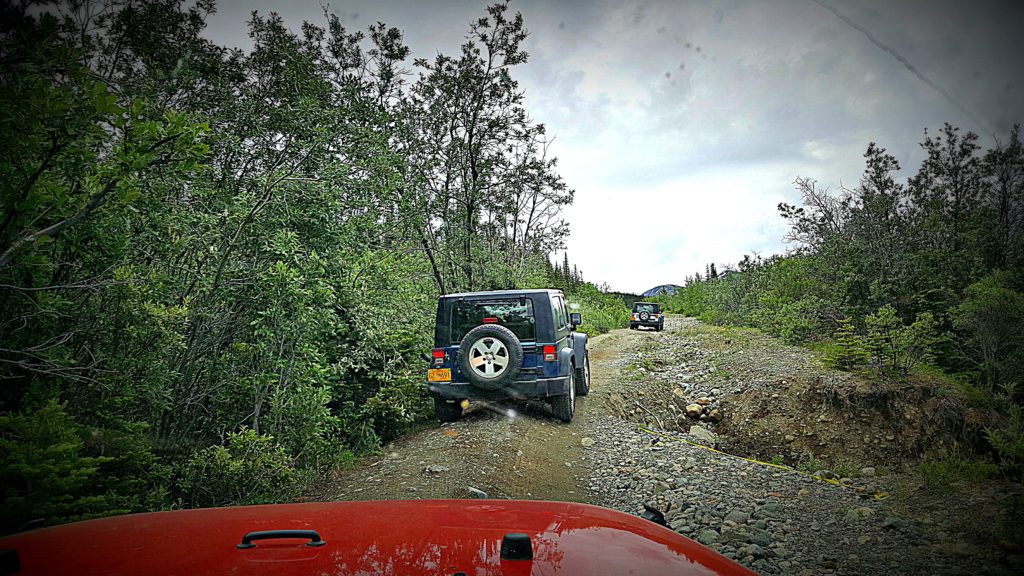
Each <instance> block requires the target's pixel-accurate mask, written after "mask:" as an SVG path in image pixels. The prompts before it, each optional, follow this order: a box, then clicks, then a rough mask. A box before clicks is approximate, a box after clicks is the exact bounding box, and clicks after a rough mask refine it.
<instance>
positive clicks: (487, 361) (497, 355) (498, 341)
mask: <svg viewBox="0 0 1024 576" xmlns="http://www.w3.org/2000/svg"><path fill="white" fill-rule="evenodd" d="M522 367H523V347H522V345H521V344H520V343H519V338H517V337H516V335H515V333H514V332H512V331H511V330H509V329H508V328H505V327H504V326H499V325H497V324H482V325H480V326H477V327H476V328H473V329H472V330H470V331H469V332H467V333H466V337H465V338H463V339H462V343H461V344H459V369H460V370H461V371H462V375H463V376H465V377H466V380H469V382H470V384H473V385H474V386H476V387H478V388H482V389H484V390H497V389H499V388H502V387H503V386H506V385H508V384H511V383H512V382H514V381H515V379H516V376H519V371H520V369H521V368H522Z"/></svg>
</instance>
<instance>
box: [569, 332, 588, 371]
mask: <svg viewBox="0 0 1024 576" xmlns="http://www.w3.org/2000/svg"><path fill="white" fill-rule="evenodd" d="M572 343H573V350H575V351H576V365H577V366H583V363H584V362H586V360H587V344H588V343H589V340H588V339H587V335H586V334H584V333H582V332H573V333H572Z"/></svg>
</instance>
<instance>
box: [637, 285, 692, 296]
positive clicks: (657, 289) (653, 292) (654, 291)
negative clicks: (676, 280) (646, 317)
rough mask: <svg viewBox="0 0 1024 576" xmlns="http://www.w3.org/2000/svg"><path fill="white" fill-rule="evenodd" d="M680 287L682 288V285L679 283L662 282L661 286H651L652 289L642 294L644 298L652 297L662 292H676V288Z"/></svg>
mask: <svg viewBox="0 0 1024 576" xmlns="http://www.w3.org/2000/svg"><path fill="white" fill-rule="evenodd" d="M679 288H682V286H679V285H677V284H662V285H660V286H655V287H654V288H651V289H650V290H648V291H646V292H644V293H643V294H641V296H643V297H644V298H650V297H652V296H657V295H658V294H661V293H662V292H666V293H668V294H675V293H676V290H677V289H679Z"/></svg>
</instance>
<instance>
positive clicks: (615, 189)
mask: <svg viewBox="0 0 1024 576" xmlns="http://www.w3.org/2000/svg"><path fill="white" fill-rule="evenodd" d="M487 4H488V2H486V1H484V0H480V1H476V0H473V1H470V0H444V1H428V0H422V1H404V2H402V1H389V0H371V1H366V0H361V1H355V2H332V3H331V4H330V10H331V11H332V12H334V13H336V14H337V15H338V16H339V17H340V18H341V19H342V21H343V22H344V23H345V25H346V26H347V27H348V28H350V29H354V28H365V27H366V26H368V25H369V24H371V23H373V22H376V21H382V22H385V23H386V24H388V25H390V26H395V27H398V28H400V29H402V30H403V31H404V33H405V40H406V43H407V44H408V45H409V46H410V48H411V49H412V52H413V56H414V57H428V58H430V57H432V56H433V55H434V54H435V53H437V52H442V53H447V54H452V55H455V54H457V52H458V46H459V44H460V43H461V42H462V41H463V40H464V36H465V33H466V30H467V27H468V23H469V21H470V20H471V19H474V18H478V17H481V16H483V15H484V7H485V6H486V5H487ZM822 4H825V6H823V5H822ZM511 6H512V10H513V11H519V12H522V14H523V17H524V18H525V21H526V26H527V28H528V29H529V31H530V37H529V38H528V39H527V41H526V43H525V49H526V50H527V52H529V54H530V58H529V62H528V63H527V64H525V65H522V66H520V67H518V68H516V69H515V70H514V71H513V76H514V77H515V78H517V79H518V80H519V81H520V84H521V86H522V88H523V89H524V90H525V92H526V107H527V110H528V111H529V112H530V114H531V115H532V116H533V117H534V119H535V120H536V121H538V122H541V123H544V124H545V125H547V127H548V134H549V135H553V136H554V137H555V142H554V145H553V146H552V151H553V152H554V154H555V155H556V156H558V158H559V166H560V173H561V175H562V176H563V177H564V178H565V180H566V182H567V183H568V185H569V186H570V187H572V188H573V189H575V190H576V200H575V202H574V204H573V205H572V207H570V208H569V209H567V210H566V217H567V219H568V220H569V222H570V223H571V226H572V236H571V237H570V239H569V241H568V252H569V258H570V260H571V261H572V262H573V263H575V264H577V265H578V266H579V268H580V270H581V271H583V273H584V276H585V278H586V279H587V280H590V281H593V282H596V283H602V282H607V283H608V284H609V285H610V286H611V287H612V288H613V289H615V290H623V291H630V292H640V291H643V290H646V289H649V288H651V287H653V286H655V285H658V284H664V283H682V280H683V278H684V277H685V276H687V275H690V274H693V273H694V272H696V271H698V270H699V271H703V270H704V266H705V264H707V263H709V262H715V263H718V264H719V266H721V265H723V264H726V263H731V262H736V261H737V260H739V259H740V258H741V257H742V255H743V254H746V253H751V252H757V253H760V254H762V255H769V254H772V253H778V252H784V251H785V250H786V246H785V245H784V244H783V242H782V236H783V235H784V233H785V231H786V227H785V224H784V222H783V221H782V220H781V218H779V216H778V214H777V211H776V205H777V204H778V203H779V202H781V201H789V202H795V201H796V200H797V199H798V195H797V194H796V192H795V191H794V187H793V180H794V179H795V178H796V177H797V176H809V177H813V178H816V179H818V180H819V182H820V183H821V184H823V185H827V186H830V187H832V188H838V187H839V186H840V184H842V185H846V186H849V187H852V186H855V185H856V184H857V181H858V179H859V177H860V173H861V171H862V168H863V158H862V154H863V152H864V149H865V148H866V147H867V144H868V142H871V141H875V142H878V143H879V144H880V145H881V146H883V147H885V148H887V149H888V150H889V151H890V152H891V153H893V154H894V155H895V156H896V158H897V159H899V161H900V162H901V164H903V166H904V172H905V173H911V172H912V171H913V170H915V169H916V167H917V164H918V162H919V161H920V158H921V152H920V147H919V143H920V141H921V139H922V135H923V130H924V129H925V128H926V127H927V128H930V129H933V130H934V129H936V128H938V127H940V126H941V125H942V123H943V122H946V121H948V122H951V123H953V124H955V125H958V126H960V127H962V128H963V129H966V130H973V131H975V132H979V133H981V134H982V135H983V137H982V142H983V144H985V145H988V144H991V142H992V141H993V140H992V138H993V136H996V137H1001V138H1003V139H1005V137H1006V134H1008V132H1009V130H1010V127H1011V126H1012V125H1013V123H1014V122H1022V121H1024V59H1022V58H1021V57H1020V54H1021V51H1022V49H1021V46H1020V38H1021V34H1022V30H1024V2H978V1H972V2H962V1H948V2H938V1H933V0H927V1H918V2H867V1H863V0H849V1H847V0H821V3H819V2H818V1H816V0H778V1H771V2H769V1H754V0H695V1H663V2H655V1H635V2H624V1H616V0H608V1H584V0H577V1H560V2H559V1H547V2H544V1H537V0H513V2H512V5H511ZM828 7H831V8H832V9H833V10H834V11H837V12H838V13H839V15H837V14H836V13H835V12H833V11H832V10H829V9H828ZM252 10H259V11H260V12H270V11H276V12H278V13H280V14H281V15H282V16H283V17H284V18H285V20H286V22H288V23H289V24H290V25H292V26H294V27H297V26H298V25H299V24H300V23H301V22H302V21H303V20H310V21H313V22H317V23H322V22H323V17H322V8H321V5H320V2H316V1H306V0H287V1H285V0H263V1H258V2H241V1H237V0H221V2H220V3H219V8H218V13H217V14H216V15H215V16H214V17H213V18H211V19H210V22H209V34H208V35H209V36H210V37H211V38H212V39H214V40H216V41H218V42H220V43H223V44H233V45H238V46H242V47H248V46H249V44H248V42H247V39H246V29H245V20H246V19H247V18H248V14H249V13H250V12H251V11H252ZM840 15H841V16H842V17H845V18H846V19H848V20H849V21H850V23H848V22H845V21H844V20H843V19H841V18H840ZM851 23H852V24H851ZM857 27H860V28H862V29H863V31H862V30H858V29H857ZM864 31H866V32H867V35H866V34H865V32H864ZM868 35H870V36H871V38H869V37H868ZM894 53H895V55H894ZM901 59H902V60H903V62H901ZM904 62H905V63H906V64H905V63H904ZM907 64H909V66H910V67H912V68H913V69H914V70H915V71H916V72H917V74H920V76H921V77H919V76H918V75H916V74H915V72H914V71H911V70H910V69H908V66H907ZM922 77H923V78H922ZM930 84H931V85H930ZM942 92H945V93H946V95H948V98H947V97H946V96H945V95H943V93H942ZM965 111H966V112H965Z"/></svg>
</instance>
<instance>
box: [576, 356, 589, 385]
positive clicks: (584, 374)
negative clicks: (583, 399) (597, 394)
mask: <svg viewBox="0 0 1024 576" xmlns="http://www.w3.org/2000/svg"><path fill="white" fill-rule="evenodd" d="M587 394H590V353H589V352H588V353H587V355H586V357H585V358H584V359H583V366H582V367H581V368H579V369H578V370H576V395H577V396H586V395H587Z"/></svg>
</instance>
